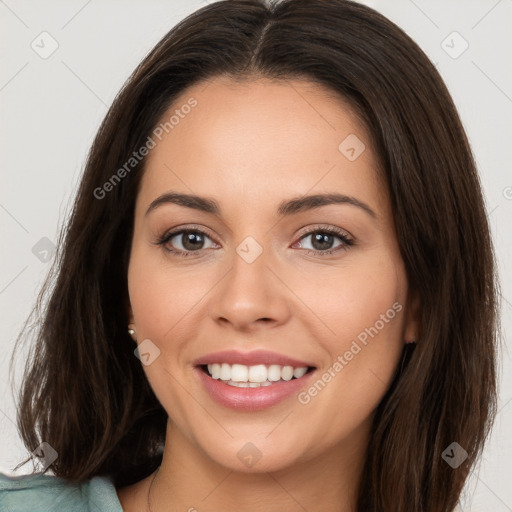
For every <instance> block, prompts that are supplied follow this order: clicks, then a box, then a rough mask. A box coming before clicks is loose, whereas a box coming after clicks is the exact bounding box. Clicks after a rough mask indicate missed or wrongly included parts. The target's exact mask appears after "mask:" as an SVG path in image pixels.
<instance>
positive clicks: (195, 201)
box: [145, 191, 377, 219]
mask: <svg viewBox="0 0 512 512" xmlns="http://www.w3.org/2000/svg"><path fill="white" fill-rule="evenodd" d="M168 203H171V204H177V205H179V206H185V207H186V208H192V209H194V210H200V211H202V212H206V213H210V214H212V215H216V216H217V217H222V210H221V207H220V205H219V203H217V201H215V200H214V199H212V198H209V197H201V196H197V195H194V194H181V193H178V192H173V191H169V192H166V193H165V194H162V195H161V196H159V197H157V198H156V199H155V200H154V201H152V202H151V204H150V205H149V207H148V209H147V211H146V213H145V215H148V214H149V213H150V212H152V211H154V210H156V209H157V208H158V207H159V206H162V205H164V204H168ZM330 204H347V205H350V206H355V207H357V208H360V209H362V210H364V211H365V212H366V213H367V214H369V215H370V216H371V217H373V218H374V219H376V218H377V214H376V213H375V212H374V211H373V210H372V209H371V208H370V207H369V206H368V205H367V204H366V203H364V202H363V201H360V200H359V199H356V198H355V197H352V196H347V195H344V194H336V193H331V194H314V195H309V196H299V197H294V198H292V199H288V200H286V201H283V202H282V203H280V204H279V207H278V208H277V215H278V216H280V217H286V216H290V215H293V214H296V213H300V212H304V211H307V210H312V209H314V208H319V207H321V206H326V205H330Z"/></svg>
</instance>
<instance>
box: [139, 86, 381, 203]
mask: <svg viewBox="0 0 512 512" xmlns="http://www.w3.org/2000/svg"><path fill="white" fill-rule="evenodd" d="M190 105H194V106H193V107H190ZM166 123H167V124H166ZM159 126H160V130H159V132H157V133H158V134H159V137H155V136H153V138H154V140H155V142H156V145H155V147H154V149H152V150H151V152H150V154H149V155H148V158H147V161H146V166H145V172H144V177H143V180H142V186H141V190H140V194H139V202H141V203H144V204H146V205H147V204H149V203H150V202H151V201H152V200H153V199H154V198H155V197H156V196H157V195H159V194H162V193H163V192H165V191H166V190H168V189H172V190H177V191H179V192H184V193H194V194H198V195H207V196H210V197H218V198H219V200H220V202H224V201H225V200H226V201H234V202H236V203H237V204H238V205H242V206H243V205H245V206H249V205H256V204H258V206H259V207H260V208H261V206H262V205H263V204H266V203H268V204H269V206H270V205H272V204H274V205H275V204H277V203H278V202H280V201H281V200H282V199H283V197H291V196H297V195H301V194H306V193H314V192H339V193H345V194H350V195H356V194H357V195H359V196H361V197H360V199H361V200H366V201H371V202H373V204H374V205H375V208H376V209H377V210H378V209H379V207H380V208H381V209H383V208H385V204H384V203H385V202H386V194H385V190H384V189H385V187H383V186H382V183H381V182H380V179H379V171H378V168H379V162H378V160H377V158H376V156H375V154H374V151H373V148H372V146H371V144H370V140H369V134H368V132H367V130H366V128H365V126H364V124H363V123H362V122H361V121H360V120H359V118H358V117H357V115H356V114H355V112H354V111H353V109H352V108H351V107H350V106H349V104H348V103H347V102H346V101H345V100H344V99H343V98H341V97H340V96H339V95H337V94H336V93H335V92H334V91H331V90H329V89H327V88H324V87H322V86H321V85H318V84H315V83H312V82H309V81H306V80H286V81H271V80H268V79H258V80H254V81H244V82H235V81H233V80H230V79H228V78H226V77H221V78H216V79H213V80H209V81H205V82H201V83H198V84H195V85H194V86H192V87H190V88H188V89H187V90H185V91H184V92H183V93H182V94H181V95H180V96H179V97H178V98H177V99H176V100H175V101H174V102H173V105H172V106H171V107H170V108H169V109H168V111H167V112H166V114H165V115H164V116H163V118H162V119H161V123H160V124H159ZM157 128H158V127H157ZM354 156H355V157H356V158H354ZM378 203H381V204H378Z"/></svg>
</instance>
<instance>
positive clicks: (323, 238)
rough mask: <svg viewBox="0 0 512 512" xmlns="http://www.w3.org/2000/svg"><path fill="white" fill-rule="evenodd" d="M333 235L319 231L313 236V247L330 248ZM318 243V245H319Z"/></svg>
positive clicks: (318, 248)
mask: <svg viewBox="0 0 512 512" xmlns="http://www.w3.org/2000/svg"><path fill="white" fill-rule="evenodd" d="M332 237H333V235H329V234H327V233H324V234H321V233H317V234H316V235H314V236H313V247H315V249H317V250H321V249H330V248H331V244H332ZM316 244H318V247H317V245H316Z"/></svg>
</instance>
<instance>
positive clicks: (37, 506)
mask: <svg viewBox="0 0 512 512" xmlns="http://www.w3.org/2000/svg"><path fill="white" fill-rule="evenodd" d="M0 511H1V512H57V511H58V512H123V508H122V507H121V503H120V502H119V499H118V497H117V493H116V489H115V487H114V484H113V483H112V481H111V480H110V479H108V478H107V477H99V476H95V477H93V478H91V479H90V480H87V481H85V482H83V483H82V484H71V483H69V482H67V481H66V480H64V479H62V478H58V477H55V476H52V475H42V474H36V475H22V476H8V475H5V474H3V473H1V472H0Z"/></svg>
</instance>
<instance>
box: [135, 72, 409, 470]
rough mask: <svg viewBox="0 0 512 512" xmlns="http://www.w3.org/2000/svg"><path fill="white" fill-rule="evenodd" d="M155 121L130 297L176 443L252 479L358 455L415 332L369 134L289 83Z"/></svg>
mask: <svg viewBox="0 0 512 512" xmlns="http://www.w3.org/2000/svg"><path fill="white" fill-rule="evenodd" d="M171 116H174V117H171ZM162 123H167V125H165V124H162V125H160V126H159V127H157V128H156V129H155V131H154V132H153V134H152V135H151V138H152V141H151V142H149V143H148V148H149V155H148V157H147V165H146V169H145V173H144V177H143V179H142V182H141V187H140V191H139V195H138V198H137V203H136V211H135V230H134V236H133V242H132V248H131V258H130V265H129V271H128V282H129V294H130V303H131V311H130V316H131V321H132V322H133V323H134V324H135V326H136V330H137V340H138V341H137V343H139V344H140V343H143V345H141V347H140V352H141V353H142V354H144V355H143V356H142V360H143V362H144V370H145V372H146V375H147V378H148V379H149V382H150V384H151V386H152V388H153V390H154V392H155V394H156V396H157V397H158V399H159V400H160V402H161V404H162V405H163V407H164V408H165V409H166V411H167V412H168V414H169V418H170V422H171V424H172V428H173V429H174V431H175V432H176V433H177V435H180V436H182V437H183V439H184V440H186V442H187V445H188V446H190V448H191V449H193V450H196V452H197V453H200V454H201V457H206V458H208V459H209V460H210V461H214V462H216V463H218V464H221V465H223V466H225V467H228V468H231V469H233V470H236V471H246V472H247V471H255V472H256V471H275V470H279V469H285V468H287V467H291V466H292V465H293V464H297V463H300V462H305V461H308V460H312V459H313V458H318V457H322V456H323V455H326V454H328V453H331V454H332V453H337V451H339V450H343V451H344V452H345V453H348V452H347V450H348V451H350V450H354V449H355V447H357V446H359V445H361V446H362V445H363V444H364V442H365V439H366V437H365V436H367V435H368V430H369V426H370V423H371V418H372V414H373V412H374V410H375V408H376V407H377V405H378V403H379V401H380V400H381V399H382V397H383V395H384V394H385V392H386V390H387V389H388V387H389V385H390V383H391V380H392V377H393V375H394V372H395V369H396V366H397V363H398V360H399V357H400V354H401V352H402V349H403V345H404V342H405V341H406V340H407V341H410V340H412V339H413V338H414V336H415V334H416V333H417V322H416V318H417V305H416V301H413V300H412V299H411V297H410V294H409V293H408V287H407V280H406V274H405V271H404V265H403V261H402V259H401V256H400V252H399V248H398V245H397V239H396V235H395V231H394V225H393V219H392V213H391V207H390V201H389V196H388V192H387V189H386V186H385V185H384V183H383V181H382V179H381V177H380V176H379V172H378V167H379V162H378V160H377V157H376V154H375V153H374V151H373V148H372V147H371V145H370V140H369V136H368V133H367V131H366V130H365V128H364V127H363V125H362V124H361V123H360V122H359V121H358V120H357V118H356V117H355V116H354V115H353V113H352V112H351V110H350V109H349V108H348V106H347V105H346V104H345V103H344V102H342V101H341V100H340V99H339V98H337V97H335V96H334V95H333V94H330V93H329V91H328V90H326V89H324V88H322V87H320V86H318V85H314V84H312V83H310V82H306V81H299V80H296V81H287V82H271V81H267V80H260V81H252V82H245V83H234V82H232V81H228V80H227V79H225V78H224V79H220V78H219V79H216V80H213V81H211V82H208V83H204V82H203V83H201V84H197V85H195V86H194V87H191V88H190V89H188V90H187V91H185V92H184V93H183V94H182V95H181V97H180V98H179V99H178V100H177V101H176V102H175V103H174V105H173V107H172V109H170V110H169V112H168V114H167V115H166V116H165V117H164V118H163V119H162ZM127 179H129V177H128V178H127ZM171 194H184V195H187V196H198V199H195V198H191V197H189V198H188V199H186V200H185V199H184V198H180V197H179V196H177V195H175V196H174V199H172V197H171ZM317 195H318V196H324V195H327V196H326V197H324V199H321V198H317V199H314V200H313V199H308V198H309V197H311V196H317ZM335 195H336V197H337V200H336V201H333V200H331V199H333V198H334V197H335ZM329 197H330V199H329ZM214 205H215V207H214ZM159 241H162V243H161V244H158V242H159ZM171 251H175V252H171ZM184 251H189V254H188V255H187V256H182V254H183V252H184ZM134 348H135V347H134ZM287 367H288V368H287ZM289 367H291V369H290V368H289ZM306 369H307V373H305V374H304V372H305V371H306ZM211 374H212V375H211ZM292 375H293V376H294V377H293V378H291V377H292ZM228 381H230V383H229V384H228V383H227V382H228ZM252 381H255V382H253V384H251V383H250V382H252ZM261 381H264V382H261Z"/></svg>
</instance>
